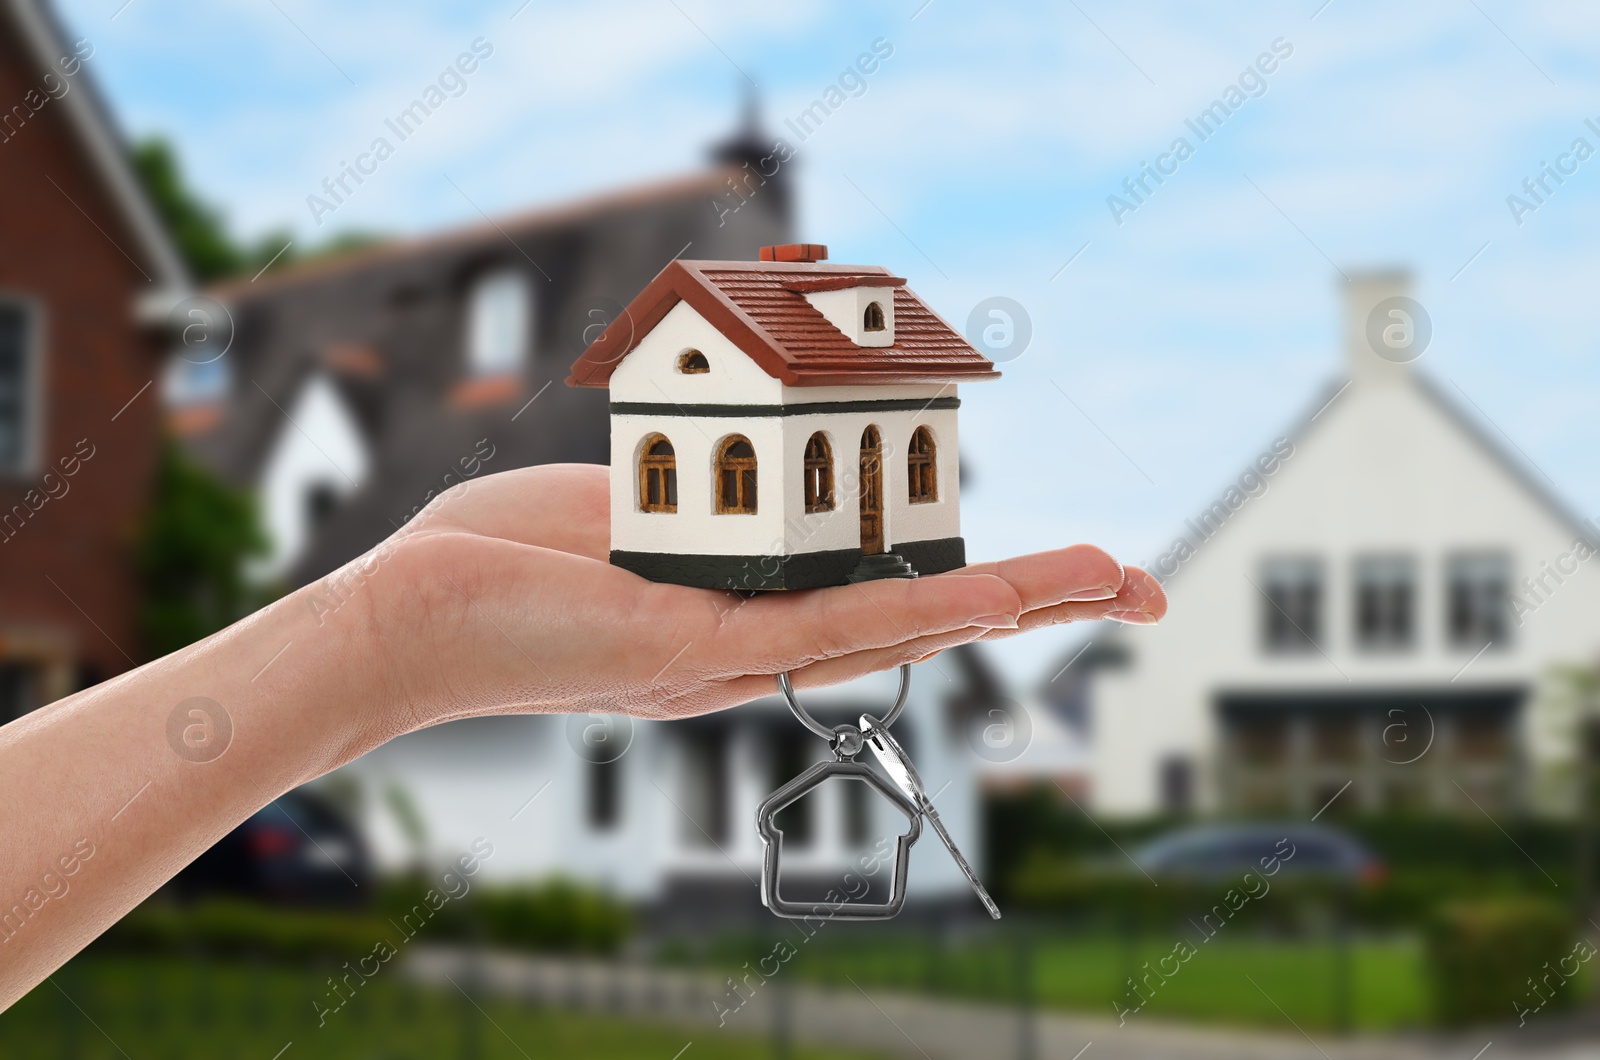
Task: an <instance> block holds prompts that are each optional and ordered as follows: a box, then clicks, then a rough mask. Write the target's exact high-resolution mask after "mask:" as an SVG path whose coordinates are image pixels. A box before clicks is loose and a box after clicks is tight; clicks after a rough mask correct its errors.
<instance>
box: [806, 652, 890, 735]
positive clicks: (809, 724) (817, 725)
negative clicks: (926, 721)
mask: <svg viewBox="0 0 1600 1060" xmlns="http://www.w3.org/2000/svg"><path fill="white" fill-rule="evenodd" d="M778 691H780V692H782V693H783V698H784V699H786V700H788V701H789V709H790V710H792V711H794V716H795V717H796V718H798V719H800V724H801V725H804V726H805V727H806V728H808V729H810V730H811V731H812V732H814V733H816V734H817V735H818V736H820V737H822V738H823V739H824V740H827V741H828V742H830V743H832V742H833V737H834V731H833V730H832V729H830V728H828V727H827V726H826V725H824V724H822V723H821V722H820V721H818V720H817V719H816V718H813V717H812V716H811V715H810V714H808V713H806V708H805V707H802V706H801V705H800V700H798V699H796V698H795V694H794V684H793V682H791V681H790V680H789V674H788V673H787V672H784V673H781V674H779V675H778ZM910 694H911V664H910V663H901V664H900V691H899V692H898V693H896V694H895V697H894V706H892V707H890V708H889V713H887V714H885V715H884V716H883V720H881V721H878V724H879V725H881V726H883V727H884V728H885V729H887V728H888V727H889V726H891V725H893V724H894V720H895V719H896V718H898V717H899V716H900V712H901V711H902V710H905V709H906V697H908V696H909V695H910ZM874 720H877V719H874Z"/></svg>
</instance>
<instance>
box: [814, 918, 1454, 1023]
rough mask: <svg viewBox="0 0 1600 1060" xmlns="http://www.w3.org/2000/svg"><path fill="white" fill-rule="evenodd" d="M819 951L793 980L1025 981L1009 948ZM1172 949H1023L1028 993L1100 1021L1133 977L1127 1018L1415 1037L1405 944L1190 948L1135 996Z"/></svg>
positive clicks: (1413, 979) (963, 992) (1416, 1003)
mask: <svg viewBox="0 0 1600 1060" xmlns="http://www.w3.org/2000/svg"><path fill="white" fill-rule="evenodd" d="M1192 937H1193V936H1192V934H1191V938H1192ZM819 942H821V940H820V939H819V940H817V941H816V942H812V943H810V944H808V945H806V946H802V947H800V956H799V957H798V959H797V961H796V964H797V970H798V972H799V975H800V976H801V977H802V978H806V979H810V980H812V981H814V982H832V983H846V982H847V980H846V979H845V978H844V977H845V976H846V975H848V976H850V977H851V978H852V979H854V980H855V981H856V982H858V983H860V984H861V985H862V986H869V985H872V984H877V985H880V986H891V987H896V988H900V989H907V990H916V991H927V992H933V993H940V994H948V995H952V996H959V997H969V998H973V999H987V1000H993V1001H997V1002H1004V1003H1008V1004H1014V1003H1015V1002H1016V1000H1017V998H1018V997H1019V996H1020V994H1021V992H1022V989H1023V984H1024V982H1025V981H1026V980H1025V978H1024V976H1023V966H1022V964H1021V963H1020V962H1021V960H1022V957H1021V951H1020V950H1019V949H1018V948H1017V947H1016V945H1015V944H1014V943H1010V944H999V943H973V944H968V945H963V946H951V947H941V948H935V947H932V946H929V945H919V944H917V943H912V942H906V941H904V940H903V939H902V940H901V941H898V942H888V943H885V944H878V945H870V946H869V945H863V944H860V943H857V942H855V941H854V940H852V942H851V943H850V944H847V945H828V944H822V945H819V944H818V943H819ZM1176 942H1177V936H1174V937H1172V938H1170V939H1168V938H1163V937H1160V936H1150V937H1148V938H1141V939H1140V940H1138V941H1137V942H1134V943H1130V942H1128V941H1126V940H1122V939H1118V938H1115V937H1110V936H1104V935H1100V936H1080V937H1075V938H1069V939H1062V938H1049V937H1047V936H1041V937H1036V938H1035V939H1033V940H1031V941H1030V950H1031V961H1032V964H1031V989H1032V991H1033V993H1034V996H1035V997H1036V998H1037V1000H1038V1002H1039V1003H1040V1004H1041V1005H1043V1006H1045V1007H1048V1008H1059V1009H1069V1010H1077V1011H1083V1012H1090V1013H1098V1014H1102V1015H1106V1016H1110V1015H1112V1014H1113V1011H1114V1010H1113V1007H1112V1003H1113V1001H1116V1002H1119V1003H1120V1004H1121V1005H1122V1006H1123V1007H1128V1006H1130V1005H1137V1004H1138V998H1137V997H1135V996H1134V995H1132V994H1131V993H1130V992H1129V988H1128V984H1127V979H1128V977H1129V976H1133V977H1134V978H1135V979H1137V980H1140V990H1141V992H1142V993H1144V994H1145V996H1146V997H1147V998H1148V1001H1147V1003H1146V1004H1145V1005H1144V1006H1143V1008H1142V1009H1141V1010H1140V1011H1139V1012H1138V1013H1137V1014H1135V1015H1132V1016H1130V1017H1129V1018H1130V1019H1144V1020H1186V1021H1200V1022H1207V1023H1231V1024H1245V1025H1255V1026H1261V1027H1287V1026H1288V1021H1287V1020H1286V1019H1285V1017H1284V1013H1287V1014H1288V1015H1289V1016H1290V1017H1292V1018H1293V1019H1294V1021H1295V1022H1296V1023H1299V1024H1300V1025H1301V1026H1303V1027H1308V1028H1309V1027H1317V1028H1330V1027H1335V1026H1337V1025H1338V1024H1339V1023H1340V1022H1341V1020H1340V1005H1341V1004H1343V1005H1344V1006H1345V1011H1346V1013H1347V1019H1348V1023H1349V1025H1350V1026H1351V1027H1352V1028H1353V1029H1356V1030H1369V1031H1376V1030H1392V1029H1395V1028H1402V1027H1416V1026H1420V1025H1422V1024H1424V1023H1425V1022H1426V1021H1427V1018H1428V995H1427V991H1426V983H1425V980H1424V971H1423V964H1422V947H1421V944H1420V942H1418V941H1415V940H1409V939H1397V940H1362V941H1357V942H1354V943H1352V944H1351V945H1350V947H1349V948H1348V950H1347V951H1346V952H1345V953H1344V954H1343V955H1341V954H1340V952H1339V951H1338V950H1337V949H1336V948H1335V947H1334V946H1333V945H1332V944H1331V943H1321V942H1311V941H1302V940H1271V939H1259V938H1249V937H1242V938H1237V939H1224V938H1222V937H1220V936H1219V937H1218V938H1215V939H1213V940H1211V941H1209V942H1207V943H1205V944H1204V945H1200V946H1196V947H1195V953H1194V954H1193V956H1192V957H1190V959H1189V960H1188V961H1187V962H1183V963H1181V964H1179V965H1178V971H1177V973H1176V974H1175V975H1172V976H1169V977H1166V982H1165V983H1164V984H1163V983H1159V982H1158V981H1157V980H1156V979H1155V978H1154V977H1152V979H1151V982H1152V983H1155V984H1156V985H1155V988H1154V990H1147V989H1145V987H1144V985H1143V982H1142V979H1143V977H1144V975H1146V974H1147V973H1146V971H1145V969H1144V968H1143V967H1142V965H1143V962H1145V961H1149V962H1151V965H1152V967H1154V968H1157V969H1159V965H1158V964H1157V963H1156V962H1157V961H1158V959H1159V958H1161V957H1169V956H1170V954H1171V953H1172V949H1173V945H1174V944H1175V943H1176ZM1346 962H1347V963H1346ZM1172 966H1173V962H1172V961H1171V960H1170V959H1169V961H1168V964H1167V967H1168V968H1171V967H1172ZM1341 967H1343V968H1344V969H1345V970H1344V971H1343V973H1341ZM1252 979H1253V980H1254V981H1255V982H1254V984H1252V982H1251V980H1252ZM1258 988H1259V989H1258ZM1341 990H1342V991H1343V992H1344V993H1343V1000H1342V1001H1341ZM1262 991H1265V994H1266V996H1263V993H1262ZM1279 1007H1281V1008H1282V1011H1281V1012H1280V1011H1279Z"/></svg>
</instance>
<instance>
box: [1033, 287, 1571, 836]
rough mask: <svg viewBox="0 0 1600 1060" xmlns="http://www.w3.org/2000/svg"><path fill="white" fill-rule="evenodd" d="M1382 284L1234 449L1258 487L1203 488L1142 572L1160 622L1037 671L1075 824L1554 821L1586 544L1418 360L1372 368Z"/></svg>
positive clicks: (1512, 455)
mask: <svg viewBox="0 0 1600 1060" xmlns="http://www.w3.org/2000/svg"><path fill="white" fill-rule="evenodd" d="M1406 293H1407V283H1406V279H1405V277H1404V276H1403V275H1397V274H1369V275H1363V276H1355V277H1353V279H1352V282H1350V283H1349V284H1348V285H1347V287H1346V305H1345V328H1346V334H1347V338H1346V350H1345V362H1346V364H1345V370H1344V372H1343V373H1341V376H1340V377H1339V378H1336V379H1334V380H1332V381H1331V382H1330V383H1329V385H1328V387H1327V388H1326V390H1324V391H1323V392H1321V393H1319V394H1317V395H1315V396H1313V397H1312V399H1311V400H1310V401H1309V402H1308V404H1307V410H1306V414H1305V417H1304V418H1303V419H1301V420H1300V421H1299V423H1297V424H1295V425H1293V426H1291V427H1290V428H1289V429H1288V430H1286V431H1285V432H1283V434H1282V435H1281V437H1279V438H1278V439H1276V440H1274V439H1264V440H1263V446H1262V452H1263V453H1264V454H1268V458H1266V459H1262V461H1261V463H1258V462H1257V460H1258V459H1261V458H1258V457H1257V456H1255V455H1253V454H1245V455H1242V458H1241V461H1240V465H1239V466H1241V467H1244V466H1248V467H1249V468H1250V469H1251V470H1252V472H1256V471H1259V470H1260V469H1261V468H1263V467H1266V468H1271V469H1272V470H1271V471H1270V472H1269V473H1268V476H1267V482H1268V484H1269V486H1270V488H1269V489H1267V490H1266V491H1265V492H1264V493H1261V494H1259V495H1257V496H1254V497H1251V498H1249V499H1246V498H1245V497H1244V496H1243V494H1242V493H1240V491H1237V490H1234V491H1226V490H1225V489H1224V488H1223V487H1225V486H1226V485H1227V483H1226V482H1222V483H1219V490H1218V501H1217V503H1216V504H1214V505H1213V506H1212V507H1211V508H1210V509H1207V510H1204V511H1202V512H1200V513H1198V514H1196V515H1195V516H1194V517H1193V518H1190V519H1189V520H1187V522H1186V524H1185V525H1184V527H1183V529H1182V531H1181V534H1180V535H1179V539H1178V540H1176V541H1174V542H1173V543H1172V545H1171V546H1170V547H1169V548H1168V549H1167V550H1165V551H1164V552H1163V553H1162V554H1161V555H1160V556H1157V557H1154V558H1153V559H1152V560H1151V561H1150V562H1147V563H1146V564H1145V565H1146V566H1147V567H1149V568H1151V569H1152V570H1153V571H1155V572H1156V573H1157V574H1158V576H1160V577H1161V578H1162V579H1163V581H1164V583H1165V586H1166V590H1167V593H1168V594H1169V596H1170V599H1171V611H1170V612H1169V613H1168V615H1167V617H1166V619H1165V620H1164V621H1163V622H1162V623H1161V624H1160V625H1159V626H1156V627H1153V628H1150V629H1139V630H1108V631H1099V632H1097V633H1096V634H1094V635H1093V638H1092V640H1093V643H1092V646H1091V647H1089V648H1088V649H1084V648H1083V647H1082V646H1081V645H1078V646H1075V647H1074V648H1073V649H1072V652H1073V653H1074V654H1073V656H1072V657H1071V658H1070V659H1063V660H1061V662H1058V663H1057V664H1056V665H1055V666H1053V667H1051V668H1050V671H1049V673H1050V674H1051V675H1053V676H1052V677H1051V679H1050V680H1049V681H1048V682H1047V686H1046V687H1047V696H1048V698H1049V699H1051V700H1052V701H1053V703H1054V709H1055V710H1056V713H1057V715H1058V716H1059V717H1061V718H1064V719H1067V720H1068V721H1069V723H1071V724H1075V725H1077V726H1079V727H1080V728H1081V731H1082V732H1083V733H1084V734H1085V736H1086V737H1087V740H1088V758H1089V761H1088V768H1087V770H1086V774H1085V775H1084V776H1083V778H1082V790H1084V791H1085V793H1086V794H1087V795H1088V797H1089V798H1090V799H1091V800H1092V804H1093V809H1094V810H1095V812H1097V813H1100V812H1105V813H1118V814H1147V813H1156V812H1184V811H1189V810H1194V811H1203V812H1227V813H1288V814H1295V815H1303V816H1304V817H1309V816H1311V815H1313V814H1316V813H1318V812H1319V811H1320V810H1321V808H1322V807H1324V806H1328V807H1329V808H1328V810H1327V815H1328V817H1334V816H1337V815H1339V814H1341V813H1363V812H1365V813H1372V812H1380V811H1387V812H1404V811H1412V812H1458V813H1462V814H1466V815H1468V816H1471V817H1474V818H1476V817H1480V816H1481V813H1482V812H1488V813H1490V814H1493V815H1495V816H1496V817H1498V815H1499V814H1500V813H1501V812H1506V813H1516V812H1518V811H1520V810H1524V809H1548V810H1552V811H1554V810H1559V809H1560V808H1561V807H1563V806H1564V805H1568V806H1570V805H1571V797H1572V794H1573V791H1574V788H1573V787H1572V777H1574V776H1575V775H1576V774H1575V772H1574V770H1573V769H1572V768H1571V763H1572V756H1573V755H1574V753H1575V751H1576V748H1577V745H1578V740H1577V738H1576V731H1575V724H1576V721H1577V714H1576V712H1575V711H1574V710H1573V709H1572V705H1571V695H1570V693H1569V691H1568V690H1567V689H1565V688H1564V686H1563V684H1562V679H1561V676H1560V674H1561V669H1562V668H1563V667H1568V666H1576V665H1583V664H1588V663H1591V662H1592V660H1593V658H1594V656H1595V652H1596V649H1597V648H1600V573H1597V571H1596V570H1595V566H1596V565H1595V563H1594V562H1593V560H1592V559H1591V558H1590V557H1592V556H1593V555H1594V554H1595V546H1596V545H1597V544H1600V533H1597V532H1596V530H1595V524H1594V523H1593V522H1592V521H1588V520H1585V519H1583V518H1581V517H1580V516H1579V515H1577V514H1575V513H1574V512H1573V511H1571V510H1570V509H1569V508H1568V507H1567V506H1566V505H1565V504H1564V503H1563V502H1562V501H1561V499H1560V498H1559V497H1557V496H1556V495H1555V494H1554V493H1553V492H1552V490H1551V488H1550V485H1549V482H1548V480H1547V479H1545V478H1544V477H1543V476H1542V475H1541V474H1540V473H1539V472H1538V471H1537V470H1536V469H1534V468H1532V467H1530V466H1529V465H1528V464H1527V463H1526V461H1525V460H1524V459H1523V458H1522V457H1521V456H1520V455H1519V454H1518V452H1517V451H1516V449H1515V448H1513V446H1512V445H1511V444H1510V442H1509V440H1508V439H1507V438H1506V436H1505V435H1503V434H1501V433H1500V431H1499V430H1498V429H1497V428H1495V427H1494V426H1493V425H1492V424H1490V423H1488V422H1487V421H1486V420H1485V419H1484V418H1483V415H1482V413H1481V412H1480V411H1479V410H1478V409H1477V408H1475V407H1474V405H1475V404H1477V405H1482V404H1487V401H1486V400H1485V398H1484V397H1481V396H1479V395H1474V394H1472V393H1471V388H1470V387H1468V388H1466V389H1462V388H1459V387H1458V386H1457V385H1456V384H1454V383H1451V382H1448V381H1441V380H1439V379H1438V378H1437V377H1436V376H1434V375H1432V374H1431V372H1430V370H1429V365H1430V364H1431V363H1432V355H1431V354H1430V355H1429V356H1428V357H1424V358H1423V359H1422V360H1421V361H1420V362H1416V363H1396V362H1394V361H1391V360H1390V359H1387V358H1385V357H1383V356H1380V355H1378V354H1377V353H1375V352H1374V347H1373V345H1372V343H1371V342H1370V341H1369V340H1368V338H1367V336H1368V334H1369V323H1368V322H1369V319H1370V318H1372V317H1373V316H1374V311H1375V310H1377V311H1379V312H1381V311H1382V309H1383V306H1384V304H1385V302H1386V300H1388V299H1390V298H1394V297H1402V296H1404V295H1405V294H1406ZM1238 473H1239V472H1238V471H1237V470H1234V471H1233V472H1232V475H1233V476H1235V477H1236V476H1237V475H1238ZM1130 633H1131V634H1132V635H1129V634H1130ZM1080 650H1081V651H1083V654H1082V655H1081V656H1077V655H1076V653H1077V652H1078V651H1080ZM1062 663H1070V664H1069V665H1065V666H1063V665H1062ZM1330 803H1331V805H1329V804H1330Z"/></svg>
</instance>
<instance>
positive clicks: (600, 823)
mask: <svg viewBox="0 0 1600 1060" xmlns="http://www.w3.org/2000/svg"><path fill="white" fill-rule="evenodd" d="M588 780H589V784H588V788H589V790H588V792H587V793H586V794H587V796H588V797H587V799H586V801H587V802H588V807H587V810H588V813H587V815H586V816H587V817H588V820H589V827H590V828H592V829H594V830H595V831H597V832H604V831H610V830H611V829H613V828H615V827H616V826H617V821H618V819H619V818H620V817H621V816H622V814H621V810H622V799H621V795H622V763H621V760H620V759H614V760H612V761H610V762H590V763H589V778H588Z"/></svg>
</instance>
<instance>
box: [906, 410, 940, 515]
mask: <svg viewBox="0 0 1600 1060" xmlns="http://www.w3.org/2000/svg"><path fill="white" fill-rule="evenodd" d="M906 477H907V482H908V483H909V485H908V491H909V493H910V497H911V503H912V504H927V503H928V502H930V501H936V500H938V499H939V463H938V454H937V453H936V452H935V451H934V446H933V432H932V431H930V430H928V428H926V427H918V428H917V429H916V430H914V431H912V432H911V444H910V445H909V446H907V447H906Z"/></svg>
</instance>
